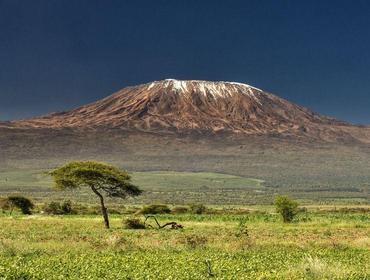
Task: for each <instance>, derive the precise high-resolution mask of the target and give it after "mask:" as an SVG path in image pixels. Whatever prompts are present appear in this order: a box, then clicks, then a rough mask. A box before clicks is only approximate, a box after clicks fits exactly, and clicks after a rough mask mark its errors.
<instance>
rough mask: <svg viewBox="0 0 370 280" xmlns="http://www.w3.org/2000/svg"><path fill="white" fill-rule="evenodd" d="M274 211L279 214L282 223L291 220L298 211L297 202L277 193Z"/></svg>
mask: <svg viewBox="0 0 370 280" xmlns="http://www.w3.org/2000/svg"><path fill="white" fill-rule="evenodd" d="M275 207H276V212H278V213H279V214H281V216H282V218H283V221H284V223H290V222H291V221H293V219H294V217H295V215H297V213H298V203H297V202H296V201H294V200H292V199H290V198H289V197H287V196H282V195H278V196H277V197H276V198H275Z"/></svg>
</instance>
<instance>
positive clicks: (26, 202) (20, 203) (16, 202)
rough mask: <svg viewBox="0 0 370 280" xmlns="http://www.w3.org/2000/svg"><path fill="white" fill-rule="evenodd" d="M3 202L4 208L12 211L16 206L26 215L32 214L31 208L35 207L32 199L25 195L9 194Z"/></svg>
mask: <svg viewBox="0 0 370 280" xmlns="http://www.w3.org/2000/svg"><path fill="white" fill-rule="evenodd" d="M1 204H2V209H4V210H5V209H6V210H10V213H12V212H13V210H14V208H18V209H19V210H21V212H22V214H25V215H30V214H32V213H31V210H32V209H33V208H34V207H35V206H34V204H33V203H32V201H31V200H30V199H28V198H27V197H24V196H9V197H7V198H6V199H5V200H3V201H2V203H1Z"/></svg>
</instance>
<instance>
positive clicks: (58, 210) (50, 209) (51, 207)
mask: <svg viewBox="0 0 370 280" xmlns="http://www.w3.org/2000/svg"><path fill="white" fill-rule="evenodd" d="M43 210H44V212H45V213H47V214H52V215H66V214H75V213H76V211H75V210H74V209H73V208H72V202H71V201H69V200H67V201H64V202H63V203H60V202H56V201H52V202H50V203H48V204H46V205H44V207H43Z"/></svg>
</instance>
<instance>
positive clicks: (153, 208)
mask: <svg viewBox="0 0 370 280" xmlns="http://www.w3.org/2000/svg"><path fill="white" fill-rule="evenodd" d="M140 213H141V214H144V215H146V214H168V213H171V209H170V208H169V207H168V206H167V205H162V204H152V205H147V206H144V207H143V209H141V210H140Z"/></svg>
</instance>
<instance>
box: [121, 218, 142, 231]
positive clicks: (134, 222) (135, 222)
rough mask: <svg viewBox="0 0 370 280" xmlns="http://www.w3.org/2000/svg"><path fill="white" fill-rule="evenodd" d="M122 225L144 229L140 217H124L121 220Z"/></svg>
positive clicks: (128, 227)
mask: <svg viewBox="0 0 370 280" xmlns="http://www.w3.org/2000/svg"><path fill="white" fill-rule="evenodd" d="M123 226H124V228H127V229H145V228H146V227H145V225H144V223H143V222H142V221H141V220H140V219H136V218H126V219H124V220H123Z"/></svg>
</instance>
